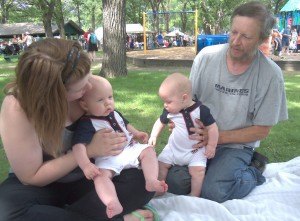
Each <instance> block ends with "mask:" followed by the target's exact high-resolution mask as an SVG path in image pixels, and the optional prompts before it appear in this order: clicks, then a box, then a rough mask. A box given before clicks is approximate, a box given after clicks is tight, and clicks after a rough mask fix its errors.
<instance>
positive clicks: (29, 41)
mask: <svg viewBox="0 0 300 221" xmlns="http://www.w3.org/2000/svg"><path fill="white" fill-rule="evenodd" d="M22 42H23V48H24V50H26V48H28V46H29V45H31V44H32V42H33V37H32V36H31V35H30V34H29V32H28V31H26V32H25V34H24V37H23V39H22Z"/></svg>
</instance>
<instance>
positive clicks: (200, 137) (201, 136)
mask: <svg viewBox="0 0 300 221" xmlns="http://www.w3.org/2000/svg"><path fill="white" fill-rule="evenodd" d="M195 123H196V124H197V125H198V126H199V127H192V128H191V129H190V131H191V132H194V134H192V135H190V136H189V138H190V139H191V140H197V141H198V143H196V144H195V145H193V148H195V149H198V148H201V147H203V146H206V145H207V141H208V133H207V129H206V128H205V126H204V125H203V123H202V122H201V121H200V120H199V119H196V120H195Z"/></svg>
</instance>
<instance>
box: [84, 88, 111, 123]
mask: <svg viewBox="0 0 300 221" xmlns="http://www.w3.org/2000/svg"><path fill="white" fill-rule="evenodd" d="M84 100H85V102H86V105H87V108H88V114H91V115H94V116H98V117H100V116H107V115H108V114H109V113H111V112H112V111H114V109H115V102H114V97H113V91H112V88H111V87H110V88H99V90H94V91H93V93H89V96H85V98H84Z"/></svg>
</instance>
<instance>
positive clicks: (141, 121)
mask: <svg viewBox="0 0 300 221" xmlns="http://www.w3.org/2000/svg"><path fill="white" fill-rule="evenodd" d="M15 64H16V63H15V62H12V63H7V62H5V61H2V60H0V87H1V88H3V87H4V85H5V84H6V83H7V82H8V81H9V80H10V79H11V78H12V77H13V75H14V69H13V67H14V65H15ZM98 71H99V70H97V68H95V67H94V68H93V72H94V73H95V74H96V73H98ZM168 74H170V72H168V71H155V70H150V71H129V73H128V76H127V77H121V78H115V79H109V81H110V82H111V84H112V86H113V88H114V96H115V102H116V108H117V109H118V110H120V111H121V112H122V113H123V115H124V116H125V117H126V118H127V119H128V120H129V121H130V123H131V124H132V125H134V126H135V127H136V128H138V129H140V130H143V131H146V132H148V133H150V132H151V129H152V125H153V123H154V122H155V121H156V119H157V118H158V117H159V115H160V114H161V111H162V102H161V101H160V99H159V97H158V95H157V91H158V87H159V85H160V83H161V82H162V80H163V79H164V78H165V77H166V76H167V75H168ZM184 74H186V75H188V74H189V73H188V72H186V73H184ZM285 82H286V83H285V85H286V92H287V98H288V109H289V120H288V121H286V122H281V123H280V124H278V125H276V126H275V127H273V129H272V131H271V134H270V136H269V137H268V138H267V139H266V140H263V141H262V144H261V148H260V149H259V151H260V152H261V153H263V154H265V155H266V156H268V157H269V159H270V161H271V162H281V161H287V160H290V159H292V158H294V157H296V156H300V148H299V147H298V148H297V145H299V143H300V137H299V134H298V131H299V128H300V120H299V119H300V73H291V72H289V73H285ZM2 99H3V93H2V92H1V93H0V102H1V103H2ZM270 108H272V107H270ZM168 134H169V132H168V131H167V129H166V130H165V131H164V133H163V134H162V135H161V137H160V139H159V142H158V145H157V152H160V151H161V149H162V148H163V147H164V145H165V143H166V141H167V138H168ZM7 169H8V164H7V160H6V159H5V155H4V151H3V148H2V145H1V147H0V182H1V181H2V180H3V179H4V178H5V176H6V174H7Z"/></svg>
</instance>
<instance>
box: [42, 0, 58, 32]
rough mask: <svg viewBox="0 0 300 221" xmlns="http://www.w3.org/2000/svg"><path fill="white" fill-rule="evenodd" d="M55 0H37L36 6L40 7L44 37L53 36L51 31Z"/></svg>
mask: <svg viewBox="0 0 300 221" xmlns="http://www.w3.org/2000/svg"><path fill="white" fill-rule="evenodd" d="M55 3H56V2H55V0H50V1H49V2H48V1H46V0H38V1H37V4H38V7H39V8H40V9H41V12H42V21H43V24H44V28H45V34H46V37H48V38H52V37H53V32H52V26H51V23H52V18H53V14H54V5H55Z"/></svg>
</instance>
